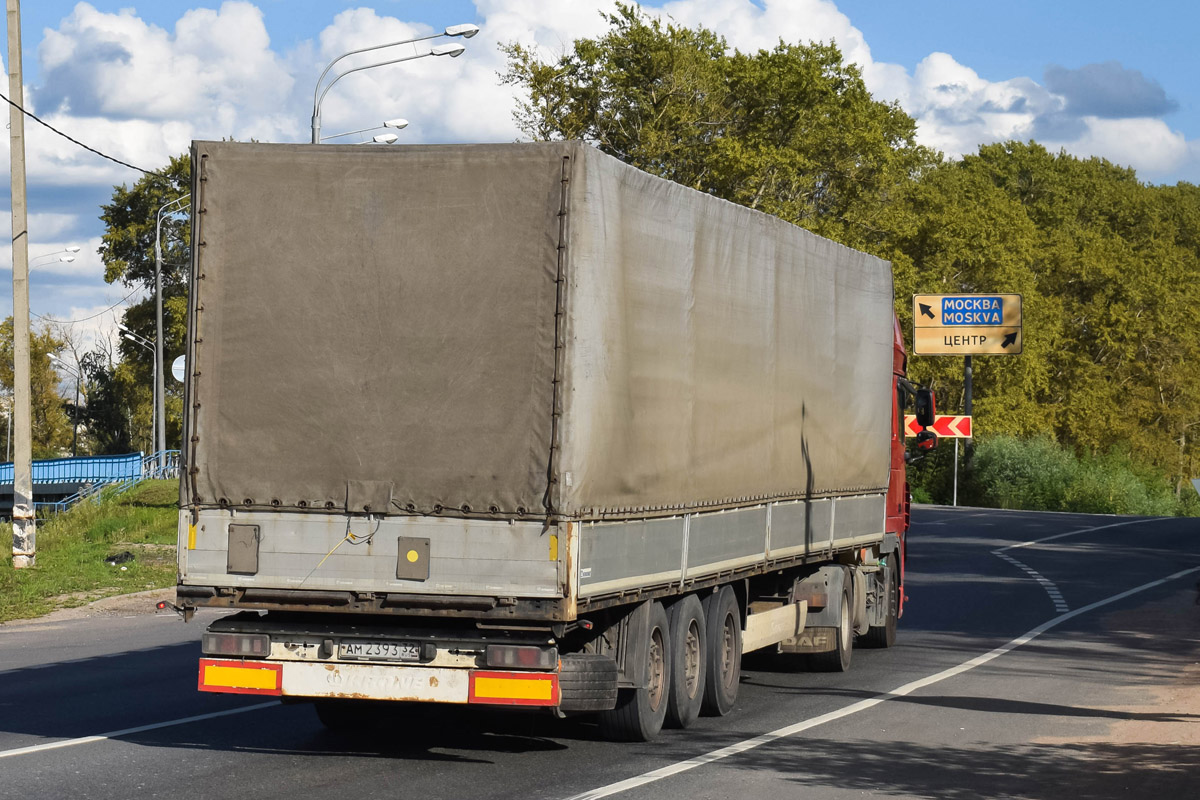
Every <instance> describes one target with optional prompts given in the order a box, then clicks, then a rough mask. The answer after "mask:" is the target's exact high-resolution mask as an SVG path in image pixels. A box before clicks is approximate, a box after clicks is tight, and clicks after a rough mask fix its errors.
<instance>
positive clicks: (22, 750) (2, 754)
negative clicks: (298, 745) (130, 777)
mask: <svg viewBox="0 0 1200 800" xmlns="http://www.w3.org/2000/svg"><path fill="white" fill-rule="evenodd" d="M277 705H279V701H278V700H272V701H271V702H269V703H258V704H256V705H252V706H242V707H240V708H231V709H228V710H226V711H214V712H212V713H211V714H197V715H196V716H194V717H182V718H180V719H172V720H167V721H166V722H153V723H151V724H149V725H138V726H137V727H136V728H123V729H121V730H119V731H109V732H108V733H98V734H96V735H95V736H81V737H80V738H78V739H59V740H58V741H57V742H47V743H46V744H35V745H30V746H29V747H17V748H15V749H13V750H0V758H12V757H13V756H23V755H27V754H29V753H40V752H42V751H44V750H58V749H59V748H62V747H74V746H75V745H77V744H90V743H91V742H102V741H104V740H105V739H116V738H118V737H120V736H130V735H132V734H135V733H143V732H144V731H153V730H157V729H159V728H171V727H174V726H175V725H187V724H188V723H189V722H202V721H204V720H206V719H217V718H218V717H229V716H233V715H234V714H245V713H246V712H247V711H258V710H259V709H263V708H270V707H271V706H277Z"/></svg>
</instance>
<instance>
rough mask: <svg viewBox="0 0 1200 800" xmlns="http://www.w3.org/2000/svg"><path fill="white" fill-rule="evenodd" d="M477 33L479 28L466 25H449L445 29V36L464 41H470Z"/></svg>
mask: <svg viewBox="0 0 1200 800" xmlns="http://www.w3.org/2000/svg"><path fill="white" fill-rule="evenodd" d="M477 33H479V26H478V25H472V24H470V23H467V24H465V25H451V26H449V27H447V28H446V33H445V35H446V36H461V37H463V38H464V39H470V38H471V37H472V36H474V35H475V34H477Z"/></svg>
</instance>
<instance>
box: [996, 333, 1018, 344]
mask: <svg viewBox="0 0 1200 800" xmlns="http://www.w3.org/2000/svg"><path fill="white" fill-rule="evenodd" d="M1016 343H1017V332H1016V331H1013V332H1012V333H1010V334H1009V335H1008V336H1005V337H1004V341H1003V342H1001V343H1000V346H1001V347H1008V346H1009V345H1010V344H1016Z"/></svg>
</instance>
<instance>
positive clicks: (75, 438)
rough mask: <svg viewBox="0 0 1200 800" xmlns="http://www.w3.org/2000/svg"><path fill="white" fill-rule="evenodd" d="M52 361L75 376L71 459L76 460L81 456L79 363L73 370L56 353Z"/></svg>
mask: <svg viewBox="0 0 1200 800" xmlns="http://www.w3.org/2000/svg"><path fill="white" fill-rule="evenodd" d="M50 360H51V361H53V362H54V363H55V364H57V365H58V366H59V367H61V368H63V369H65V370H67V371H68V372H70V373H71V374H72V375H74V376H75V405H74V406H73V407H72V411H71V422H72V426H71V457H72V458H75V457H77V456H78V455H79V381H80V372H79V366H78V364H79V362H75V363H76V366H75V368H72V367H71V366H70V365H69V364H67V362H65V361H63V360H62V359H61V358H59V357H58V356H57V355H55V354H54V353H51V354H50Z"/></svg>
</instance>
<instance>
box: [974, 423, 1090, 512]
mask: <svg viewBox="0 0 1200 800" xmlns="http://www.w3.org/2000/svg"><path fill="white" fill-rule="evenodd" d="M972 468H973V471H972V484H973V486H972V491H971V495H972V496H973V498H974V499H975V500H976V501H977V502H980V503H981V504H982V505H986V506H991V507H995V508H1026V509H1031V510H1035V511H1066V510H1068V509H1067V505H1066V494H1067V487H1068V485H1070V484H1071V482H1072V480H1073V479H1074V476H1075V473H1076V472H1077V470H1078V462H1077V461H1076V460H1075V457H1074V456H1073V455H1071V454H1070V453H1068V452H1067V451H1066V450H1064V449H1063V448H1061V447H1059V446H1058V444H1057V443H1056V442H1055V441H1054V440H1053V439H1050V438H1049V437H1047V436H1039V437H1036V438H1034V439H1025V440H1021V439H1017V438H1014V437H1011V436H993V437H989V438H987V439H984V440H983V441H982V442H981V443H980V445H979V447H978V448H977V450H976V452H975V458H974V462H973V464H972Z"/></svg>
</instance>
